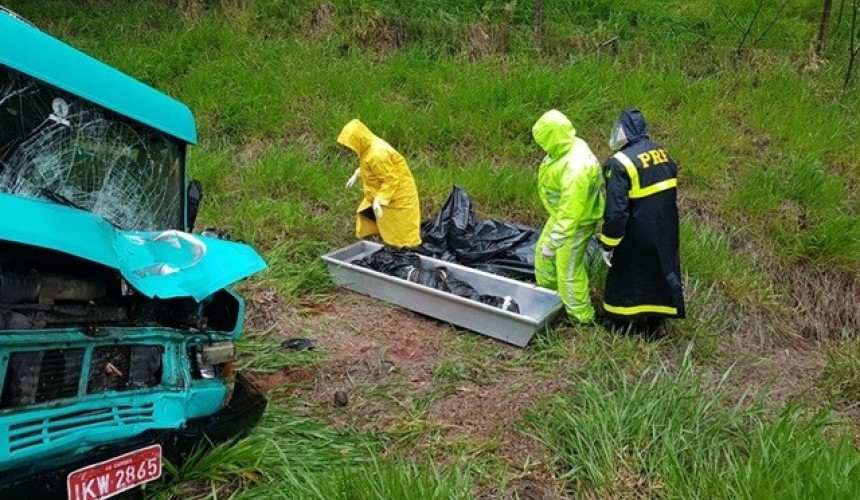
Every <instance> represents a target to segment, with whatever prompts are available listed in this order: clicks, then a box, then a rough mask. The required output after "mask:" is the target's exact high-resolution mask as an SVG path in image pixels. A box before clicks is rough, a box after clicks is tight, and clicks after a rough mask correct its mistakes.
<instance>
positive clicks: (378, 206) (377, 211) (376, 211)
mask: <svg viewBox="0 0 860 500" xmlns="http://www.w3.org/2000/svg"><path fill="white" fill-rule="evenodd" d="M373 215H375V216H376V218H377V219H381V218H382V202H380V201H379V197H378V196H377V197H376V198H374V199H373Z"/></svg>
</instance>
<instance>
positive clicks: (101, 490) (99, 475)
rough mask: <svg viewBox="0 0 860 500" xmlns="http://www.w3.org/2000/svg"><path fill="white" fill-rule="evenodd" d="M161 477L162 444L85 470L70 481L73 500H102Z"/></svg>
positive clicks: (70, 475) (68, 479)
mask: <svg viewBox="0 0 860 500" xmlns="http://www.w3.org/2000/svg"><path fill="white" fill-rule="evenodd" d="M159 477H161V445H158V444H154V445H152V446H147V447H146V448H141V449H139V450H135V451H132V452H129V453H126V454H124V455H120V456H118V457H114V458H111V459H109V460H105V461H104V462H99V463H97V464H93V465H88V466H86V467H82V468H80V469H78V470H76V471H74V472H72V473H71V474H69V477H68V478H66V487H67V489H68V493H69V500H101V499H103V498H110V497H112V496H114V495H117V494H119V493H122V492H123V491H126V490H130V489H132V488H134V487H136V486H140V485H141V484H143V483H148V482H150V481H153V480H155V479H158V478H159Z"/></svg>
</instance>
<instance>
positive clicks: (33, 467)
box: [0, 374, 266, 499]
mask: <svg viewBox="0 0 860 500" xmlns="http://www.w3.org/2000/svg"><path fill="white" fill-rule="evenodd" d="M265 409H266V398H265V396H263V394H262V393H261V392H260V391H259V390H258V389H257V388H256V387H255V386H254V385H253V384H252V383H251V382H250V381H249V380H248V379H246V378H245V377H244V376H242V374H236V383H235V386H234V389H233V393H232V395H231V397H230V400H229V401H228V402H227V404H226V405H225V406H224V408H222V409H221V410H220V411H218V412H216V413H213V414H212V415H209V416H207V417H203V418H196V419H189V420H188V421H186V423H185V424H184V425H183V426H182V427H181V428H178V429H169V430H149V431H146V432H143V433H142V434H140V435H138V436H135V437H133V438H129V439H126V440H123V441H121V442H119V443H112V444H109V445H103V446H99V447H97V448H95V449H92V450H90V451H89V452H87V453H83V454H75V455H73V456H66V457H61V458H57V459H53V460H48V461H42V462H39V463H32V464H29V465H26V466H21V467H18V468H17V469H12V470H7V471H4V472H3V473H2V475H0V498H45V499H50V498H66V496H67V492H66V480H67V478H68V476H69V474H70V473H71V472H73V471H75V470H77V469H80V468H81V467H85V466H87V465H90V464H94V463H98V462H101V461H103V460H107V459H110V458H112V457H116V456H119V455H122V454H124V453H127V452H130V451H133V450H137V449H140V448H143V447H146V446H149V445H153V444H159V445H161V448H162V450H163V457H164V459H165V460H166V461H169V462H170V463H171V464H173V465H179V464H181V463H183V462H184V461H185V460H187V459H188V457H189V455H190V454H191V452H192V450H194V449H195V448H196V447H198V446H212V445H214V444H217V443H221V442H224V441H228V440H231V439H235V438H237V437H241V436H243V435H245V434H247V433H248V432H249V431H250V430H251V429H252V428H253V427H254V426H255V425H256V424H257V422H259V420H260V418H261V417H262V415H263V411H264V410H265Z"/></svg>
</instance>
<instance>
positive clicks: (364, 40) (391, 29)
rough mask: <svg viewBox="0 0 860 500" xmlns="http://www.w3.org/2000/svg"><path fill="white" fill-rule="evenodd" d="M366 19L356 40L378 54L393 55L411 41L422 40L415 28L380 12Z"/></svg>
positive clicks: (358, 31)
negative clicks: (392, 53)
mask: <svg viewBox="0 0 860 500" xmlns="http://www.w3.org/2000/svg"><path fill="white" fill-rule="evenodd" d="M364 19H365V23H364V25H363V26H360V27H359V28H358V29H357V30H356V33H355V38H356V39H357V40H358V41H359V42H360V43H361V44H362V45H364V46H365V47H368V48H370V49H373V50H375V51H377V52H381V53H385V54H387V53H391V52H393V51H395V50H397V49H401V48H403V47H405V46H406V44H407V43H408V42H409V41H410V40H412V39H418V38H420V33H413V31H414V27H410V25H409V24H408V23H407V22H406V21H405V20H403V19H400V18H397V17H390V16H386V15H384V14H382V13H380V12H373V13H371V14H369V15H367V16H366V17H365V18H364Z"/></svg>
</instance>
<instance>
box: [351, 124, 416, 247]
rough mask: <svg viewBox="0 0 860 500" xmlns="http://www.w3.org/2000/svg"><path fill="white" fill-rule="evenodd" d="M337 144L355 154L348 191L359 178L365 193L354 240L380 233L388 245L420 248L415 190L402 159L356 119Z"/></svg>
mask: <svg viewBox="0 0 860 500" xmlns="http://www.w3.org/2000/svg"><path fill="white" fill-rule="evenodd" d="M337 142H338V143H339V144H341V145H343V146H346V147H347V148H349V149H351V150H352V151H354V152H355V153H356V154H357V155H358V168H357V169H356V170H355V173H354V174H353V175H352V177H350V179H349V181H347V183H346V187H347V188H351V187H352V186H353V185H355V183H356V181H358V180H359V179H361V184H362V190H363V191H364V198H362V200H361V203H359V205H358V209H357V210H356V220H355V235H356V237H357V238H359V239H362V238H367V237H368V236H372V235H375V234H379V235H380V236H381V237H382V241H383V242H384V243H385V244H386V245H389V246H393V247H399V248H403V247H416V246H418V245H420V244H421V207H420V205H419V202H418V188H417V187H416V186H415V180H414V179H413V178H412V172H410V171H409V165H407V164H406V160H405V159H404V158H403V156H401V155H400V153H398V152H397V151H396V150H395V149H394V148H393V147H391V146H390V145H389V144H388V143H387V142H385V141H384V140H382V139H380V138H379V137H377V136H376V135H374V134H373V132H371V131H370V129H368V128H367V126H366V125H364V124H363V123H361V121H359V120H351V121H350V122H349V123H347V124H346V126H344V127H343V130H341V132H340V135H338V137H337Z"/></svg>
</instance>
